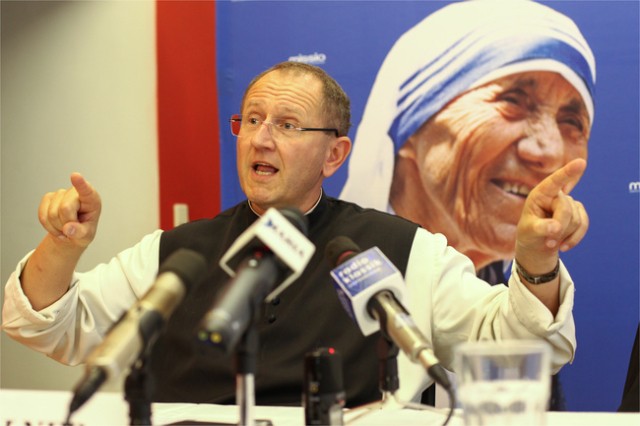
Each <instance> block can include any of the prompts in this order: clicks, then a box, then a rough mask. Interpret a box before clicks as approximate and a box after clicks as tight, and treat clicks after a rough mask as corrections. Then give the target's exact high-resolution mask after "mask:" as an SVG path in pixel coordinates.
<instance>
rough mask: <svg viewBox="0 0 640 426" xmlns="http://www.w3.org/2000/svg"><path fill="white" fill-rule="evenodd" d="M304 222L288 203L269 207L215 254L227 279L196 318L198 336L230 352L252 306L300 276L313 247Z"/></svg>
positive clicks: (313, 249) (241, 333)
mask: <svg viewBox="0 0 640 426" xmlns="http://www.w3.org/2000/svg"><path fill="white" fill-rule="evenodd" d="M306 233H307V222H306V218H305V217H304V216H303V215H302V213H301V212H300V211H299V210H297V209H294V208H285V209H281V210H277V209H274V208H271V209H269V210H267V211H266V212H265V214H263V215H262V216H261V217H260V218H259V219H258V220H257V221H256V222H254V223H253V224H252V225H251V226H250V227H249V228H247V230H246V231H244V232H243V233H242V234H241V235H240V236H239V237H238V239H237V240H236V241H235V242H234V243H233V245H232V246H231V247H230V248H229V250H228V251H227V252H226V253H225V255H224V256H223V257H222V259H221V260H220V266H221V267H222V268H223V269H224V270H225V271H227V272H228V273H229V275H231V276H232V279H231V280H230V281H229V282H228V283H227V284H226V286H225V287H224V288H223V289H222V290H221V291H220V294H219V296H218V297H217V299H216V301H215V303H214V305H213V307H212V308H211V309H210V310H209V312H207V314H206V315H205V316H204V318H203V319H202V322H201V328H200V332H199V333H198V338H199V339H200V341H202V342H205V343H208V344H210V345H212V346H214V347H217V348H220V349H222V350H223V351H224V352H225V353H230V352H232V351H233V349H234V348H235V347H236V345H237V343H238V341H239V340H240V338H241V337H242V335H243V334H244V332H245V331H246V330H247V328H248V326H249V323H250V321H251V319H252V317H253V311H254V308H255V307H256V306H258V304H260V303H262V302H263V301H266V302H270V301H271V300H273V299H274V298H275V297H276V296H277V295H278V294H280V292H282V291H283V290H284V289H285V288H286V287H287V286H289V285H290V284H291V283H292V282H293V281H295V279H296V278H298V277H299V276H300V274H301V273H302V271H304V268H305V267H306V265H307V263H308V262H309V259H311V256H312V255H313V252H314V251H315V246H314V245H313V244H312V243H311V242H310V241H309V240H308V239H307V238H306V236H305V235H306Z"/></svg>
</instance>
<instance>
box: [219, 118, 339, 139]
mask: <svg viewBox="0 0 640 426" xmlns="http://www.w3.org/2000/svg"><path fill="white" fill-rule="evenodd" d="M229 123H230V124H231V133H233V134H234V135H235V136H238V135H239V134H240V130H242V131H243V132H245V133H247V134H252V133H254V132H255V131H257V130H258V129H259V128H260V126H261V125H262V124H265V125H267V126H268V127H270V128H271V130H272V131H273V133H272V135H276V134H277V135H282V136H284V137H294V136H296V135H299V134H300V132H333V133H335V135H336V137H338V136H340V135H339V134H338V129H328V128H322V127H296V125H295V124H293V123H289V122H287V121H286V120H283V119H279V118H274V119H273V120H271V121H266V120H260V119H257V118H254V117H248V118H243V117H242V116H241V115H239V114H234V115H232V116H231V118H230V119H229Z"/></svg>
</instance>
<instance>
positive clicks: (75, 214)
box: [3, 62, 588, 406]
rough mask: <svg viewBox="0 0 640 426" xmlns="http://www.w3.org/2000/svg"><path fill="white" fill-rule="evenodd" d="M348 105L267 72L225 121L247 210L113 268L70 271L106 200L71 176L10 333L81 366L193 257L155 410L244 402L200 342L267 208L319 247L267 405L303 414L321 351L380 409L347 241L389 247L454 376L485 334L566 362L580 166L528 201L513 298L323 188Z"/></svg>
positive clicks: (155, 242)
mask: <svg viewBox="0 0 640 426" xmlns="http://www.w3.org/2000/svg"><path fill="white" fill-rule="evenodd" d="M349 108H350V106H349V99H348V97H347V96H346V94H345V93H344V92H343V91H342V89H341V88H340V86H339V85H338V84H337V83H336V82H335V81H334V80H333V79H332V78H331V77H330V76H328V75H327V74H326V73H325V72H324V71H323V70H321V69H320V68H318V67H314V66H310V65H305V64H301V63H295V62H284V63H281V64H278V65H276V66H274V67H272V68H270V69H269V70H267V71H265V72H263V73H261V74H260V75H258V76H257V77H256V78H255V79H254V80H252V82H251V83H250V84H249V86H248V89H247V91H246V92H245V95H244V97H243V99H242V105H241V111H240V112H241V115H238V116H233V117H232V118H231V120H230V124H231V129H232V132H233V133H234V134H235V135H236V136H237V169H238V177H239V179H240V183H241V186H242V189H243V191H244V193H245V194H246V196H247V201H246V202H242V203H240V204H238V205H236V206H235V207H232V208H231V209H229V210H227V211H225V212H222V213H220V214H219V215H218V216H216V217H215V218H213V219H208V220H199V221H194V222H191V223H187V224H184V225H182V226H179V227H177V228H174V229H173V230H170V231H166V232H162V231H156V232H154V233H152V234H150V235H147V236H145V237H143V239H142V240H141V241H140V242H139V243H138V244H137V245H136V246H134V247H132V248H130V249H127V250H125V251H123V252H122V253H120V254H118V255H117V256H116V257H115V258H114V259H113V260H112V261H111V262H110V263H109V264H107V265H102V266H99V267H97V268H95V269H94V270H92V271H89V272H86V273H83V274H78V273H75V272H74V269H75V267H76V264H77V262H78V259H79V258H80V256H81V254H82V252H83V251H84V250H85V249H86V247H87V246H88V245H89V244H90V243H91V241H92V240H93V238H94V237H95V233H96V228H97V224H98V218H99V216H100V208H101V202H100V197H99V195H98V193H97V192H96V190H95V189H94V188H93V187H92V186H91V185H90V184H89V183H88V182H87V181H86V180H85V179H84V178H83V177H82V176H81V175H78V174H73V175H72V176H71V182H72V185H73V186H72V187H71V188H69V189H68V190H61V191H58V192H55V193H49V194H47V195H45V197H44V198H43V201H42V203H41V206H40V211H39V217H40V221H41V223H42V225H43V226H44V228H45V229H46V230H47V234H46V236H45V237H44V239H43V240H42V242H41V244H40V245H39V246H38V247H37V248H36V250H35V251H34V252H32V253H30V254H29V255H28V256H26V257H25V258H24V259H23V260H22V261H21V262H20V263H19V265H18V267H17V268H16V270H15V272H14V273H13V274H12V276H11V277H10V279H9V281H8V283H7V286H6V290H5V304H4V311H3V328H4V329H5V331H6V332H7V333H8V334H10V335H11V336H12V337H13V338H15V339H16V340H18V341H20V342H23V343H25V344H27V345H29V346H31V347H33V348H35V349H37V350H39V351H41V352H44V353H46V354H47V355H49V356H51V357H52V358H54V359H57V360H59V361H61V362H64V363H69V364H76V363H80V362H82V361H83V360H84V359H85V357H86V356H87V354H88V353H90V351H91V350H92V348H94V347H95V346H96V345H98V344H99V343H100V342H101V340H102V339H103V338H104V336H105V334H106V333H107V331H108V330H109V327H110V326H111V325H112V324H113V323H114V321H116V319H117V318H119V317H120V316H121V314H122V313H123V312H125V311H126V310H127V309H129V307H130V306H131V305H133V304H134V303H135V301H136V300H138V299H139V298H140V297H141V295H144V294H145V292H146V290H147V289H148V288H149V286H150V285H151V284H152V283H153V281H154V278H155V276H156V275H157V273H158V265H160V264H161V263H162V262H163V261H164V259H165V258H167V257H168V256H169V255H170V254H171V253H173V252H174V251H175V250H176V249H178V248H182V247H186V248H190V249H194V250H196V251H198V252H200V253H202V254H203V255H204V256H205V257H206V259H207V260H208V261H209V262H210V268H209V271H208V274H207V277H206V278H205V279H204V280H203V281H202V283H200V285H198V286H196V288H195V289H194V291H193V292H191V294H189V295H188V296H187V297H186V298H185V299H184V300H183V303H182V304H181V305H180V306H179V307H178V308H177V310H176V311H175V312H174V313H173V315H172V317H171V319H170V320H169V322H168V324H167V327H166V329H165V332H164V333H163V335H162V336H161V337H160V338H159V339H158V341H157V342H156V344H155V345H154V347H153V351H152V353H151V355H150V368H151V372H152V374H153V376H154V381H155V387H154V389H153V399H154V400H155V401H189V402H209V403H233V402H235V389H236V386H235V385H236V384H235V375H234V374H235V371H234V367H233V362H232V359H231V358H230V357H229V356H225V355H223V354H221V353H219V352H217V351H214V350H211V349H208V348H206V347H203V345H201V344H200V343H199V342H198V341H197V339H196V337H195V336H196V333H197V330H198V326H199V324H200V322H201V320H202V318H203V316H204V315H205V314H206V313H207V311H208V310H209V309H210V307H211V305H212V303H213V301H214V299H215V297H216V295H217V293H218V290H220V289H221V288H222V287H223V286H224V284H225V283H227V282H228V281H229V277H228V275H227V274H226V273H225V272H224V271H223V270H222V268H221V267H220V266H219V260H220V258H221V256H222V255H223V254H224V253H225V252H226V251H227V249H228V248H229V246H230V245H231V244H232V243H233V242H234V241H235V240H236V239H237V238H238V236H239V235H241V234H242V233H243V232H244V231H245V230H246V229H247V228H248V227H249V226H250V225H251V224H252V223H253V222H254V221H255V220H256V219H257V218H258V217H259V216H260V215H261V214H263V213H264V212H265V211H266V210H267V209H269V208H272V207H273V208H283V207H296V208H297V209H299V210H300V211H302V212H304V213H305V215H306V217H307V220H308V223H309V231H308V237H309V239H310V240H311V242H312V243H313V244H314V245H315V246H316V251H315V253H314V255H313V257H312V259H311V260H310V262H309V264H308V266H307V267H306V269H305V270H304V271H303V273H302V275H301V276H300V277H299V278H298V279H297V280H296V281H294V282H293V283H292V284H291V285H289V286H288V287H287V288H286V289H285V290H284V291H283V292H282V293H280V294H279V295H278V297H277V298H275V299H274V300H272V301H271V302H270V303H268V304H264V305H263V306H262V310H261V312H259V313H257V315H258V318H257V325H256V329H257V333H258V339H259V350H258V354H257V371H256V376H255V394H256V395H255V396H256V402H257V404H261V405H281V404H282V405H284V404H294V405H299V404H300V402H301V392H302V381H303V361H304V355H305V353H307V352H309V351H311V350H314V349H316V348H318V347H326V346H329V347H333V348H335V349H336V350H337V351H338V352H339V353H341V355H342V359H343V362H344V368H343V371H344V383H345V391H346V402H347V405H348V406H357V405H360V404H364V403H367V402H371V401H374V400H378V399H380V396H381V395H380V390H379V383H378V357H377V355H376V346H377V343H378V337H379V336H378V335H377V334H374V335H372V336H369V337H366V338H365V337H363V336H362V334H361V332H360V330H359V328H358V326H357V325H356V324H355V323H354V322H352V321H351V319H349V317H348V315H347V314H346V312H345V311H344V309H343V308H342V306H341V304H340V302H339V300H338V297H337V295H336V293H335V291H334V289H333V286H332V284H331V278H330V276H329V270H330V269H331V267H332V265H329V264H328V262H327V261H326V259H325V258H324V249H325V246H326V245H327V244H328V243H329V242H330V241H331V240H333V239H334V238H335V237H337V236H347V237H349V238H351V239H352V240H353V241H354V242H355V243H356V244H358V245H359V246H360V247H362V248H363V249H367V248H370V247H373V246H377V247H379V248H380V249H381V250H382V252H383V253H385V254H386V255H387V256H388V257H389V258H390V260H391V261H392V262H393V263H394V264H395V265H396V266H397V267H398V269H400V270H401V272H402V273H403V275H404V277H405V279H406V284H407V291H408V295H407V296H408V297H407V299H406V305H407V308H408V310H409V311H410V312H411V313H412V315H413V318H414V319H415V321H416V323H417V326H418V327H419V328H420V329H421V331H422V332H423V334H424V335H425V336H426V338H427V339H428V340H429V341H430V343H432V345H433V349H434V352H435V355H436V356H437V357H438V358H439V359H440V362H441V363H442V364H443V365H444V366H445V367H447V368H452V358H453V347H454V345H455V344H457V343H460V342H463V341H467V340H480V339H481V340H488V339H496V340H503V339H523V338H529V339H544V340H546V341H547V342H548V343H549V345H550V346H551V347H552V349H553V355H552V362H553V369H554V370H555V371H557V370H558V369H560V367H561V366H562V365H564V364H566V363H567V362H569V361H571V360H572V359H573V356H574V352H575V329H574V324H573V317H572V313H571V310H572V307H573V292H574V286H573V283H572V281H571V278H570V276H569V274H568V272H567V270H566V269H565V268H564V266H563V265H562V263H561V262H560V261H559V258H558V254H559V251H560V249H562V250H567V249H569V248H572V247H574V246H575V245H576V244H577V243H578V242H579V241H580V240H581V239H582V238H583V236H584V235H585V233H586V230H587V227H588V219H587V216H586V212H585V210H584V208H583V206H582V205H581V204H580V203H579V202H577V201H574V200H573V199H572V198H571V197H570V196H569V195H567V194H568V193H569V192H570V191H571V189H572V188H573V186H575V184H576V183H577V181H578V180H579V179H580V177H581V175H582V172H583V171H584V167H585V163H584V161H583V160H576V161H574V162H571V163H569V164H567V165H566V166H564V167H563V168H562V169H560V170H559V171H557V172H556V173H554V174H552V175H551V176H550V177H549V178H547V179H546V180H544V181H543V182H541V183H540V184H539V185H538V186H537V187H536V188H535V189H534V190H533V191H532V192H531V194H530V195H529V198H528V200H527V204H526V206H525V208H524V211H523V214H522V217H521V220H520V223H519V227H518V229H519V232H518V240H517V249H516V261H517V262H516V265H517V266H514V268H517V269H516V271H517V273H514V274H513V275H512V278H511V280H510V282H509V288H507V287H504V286H496V287H492V286H489V285H488V284H487V283H485V282H483V281H481V280H479V279H478V278H477V277H476V276H475V272H474V267H473V264H472V263H471V261H470V260H469V259H468V258H466V257H465V256H463V255H461V254H460V253H458V252H456V251H455V250H453V249H452V248H450V247H447V242H446V239H445V238H444V237H443V236H442V235H434V234H430V233H429V232H427V231H425V230H424V229H422V228H420V227H419V226H417V225H416V224H414V223H412V222H409V221H407V220H404V219H401V218H398V217H396V216H393V215H390V214H387V213H382V212H379V211H376V210H372V209H362V208H360V207H359V206H357V205H355V204H352V203H348V202H344V201H341V200H338V199H335V198H332V197H329V196H327V195H326V194H324V193H323V191H322V183H323V180H324V179H325V178H327V177H329V176H331V175H333V173H335V171H336V170H338V168H339V167H340V166H341V165H342V164H343V163H344V162H345V160H346V158H347V156H348V154H349V152H350V150H351V140H350V139H349V137H348V136H347V133H348V131H349V125H350V123H349V122H350V111H349ZM399 367H400V386H401V388H400V391H399V394H398V396H400V397H401V398H404V399H407V398H416V397H417V396H419V394H420V392H421V391H422V390H423V389H425V388H426V387H427V386H428V385H430V384H431V379H430V378H428V376H427V375H426V373H425V371H424V369H422V367H420V366H419V365H415V364H411V363H410V362H409V361H408V359H407V358H406V357H404V356H403V355H402V354H401V355H400V357H399Z"/></svg>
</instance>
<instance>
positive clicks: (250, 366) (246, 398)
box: [235, 297, 273, 426]
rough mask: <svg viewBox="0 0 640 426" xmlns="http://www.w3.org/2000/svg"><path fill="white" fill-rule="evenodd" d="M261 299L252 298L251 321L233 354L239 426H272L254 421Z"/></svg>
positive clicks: (266, 422)
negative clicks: (258, 316)
mask: <svg viewBox="0 0 640 426" xmlns="http://www.w3.org/2000/svg"><path fill="white" fill-rule="evenodd" d="M262 300H263V299H261V298H258V297H254V298H252V302H251V304H250V309H251V318H252V319H251V321H249V326H248V327H247V329H246V330H245V332H244V333H243V334H242V336H241V337H240V340H239V342H238V346H237V347H236V352H235V368H236V403H237V404H238V407H239V408H240V423H239V424H240V425H242V426H272V425H273V423H272V422H271V421H270V420H262V419H261V420H256V419H255V413H254V411H255V404H256V401H255V372H256V354H257V352H258V340H259V339H258V330H257V327H256V325H257V319H256V316H255V312H256V311H257V310H258V309H259V308H260V304H261V303H262Z"/></svg>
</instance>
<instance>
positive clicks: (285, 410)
mask: <svg viewBox="0 0 640 426" xmlns="http://www.w3.org/2000/svg"><path fill="white" fill-rule="evenodd" d="M70 400H71V392H67V391H34V390H14V389H0V426H26V425H27V424H30V425H32V426H36V425H41V426H58V425H62V424H63V422H64V420H65V419H66V416H67V408H68V405H69V401H70ZM152 412H153V414H152V422H153V424H154V425H171V424H196V425H198V424H200V425H203V424H208V425H235V424H237V422H238V419H239V417H240V416H239V410H238V407H236V406H233V405H213V404H184V403H154V404H153V405H152ZM363 414H364V415H363ZM446 415H447V412H446V410H441V409H435V408H430V409H428V410H423V411H420V410H413V409H407V408H403V407H401V406H399V405H398V404H387V405H385V407H384V408H382V409H381V408H380V407H379V406H375V407H359V408H355V409H352V410H346V411H345V417H344V419H345V424H346V425H357V426H377V425H379V426H389V425H406V426H411V425H421V426H429V425H434V426H435V425H438V426H439V425H441V424H442V423H443V422H444V420H445V418H446ZM255 417H256V419H269V420H271V422H272V423H273V425H274V426H294V425H295V426H300V425H302V424H303V423H304V413H303V410H302V408H301V407H264V406H259V407H255ZM71 423H72V425H74V426H75V425H83V426H117V425H128V424H129V406H128V403H127V402H126V401H125V400H124V398H123V395H122V394H120V393H117V392H99V393H97V394H96V395H94V397H93V398H92V399H91V400H89V401H88V402H87V403H86V404H85V405H84V406H83V407H81V408H80V409H79V410H78V411H77V412H76V413H74V415H73V416H72V417H71ZM449 425H451V426H462V425H463V422H462V416H461V413H460V412H459V411H456V413H455V414H454V417H453V418H452V419H451V421H450V422H449ZM573 425H575V426H638V425H640V413H600V412H593V413H586V412H561V413H560V412H549V413H547V426H573Z"/></svg>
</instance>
